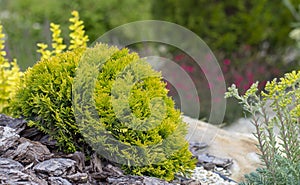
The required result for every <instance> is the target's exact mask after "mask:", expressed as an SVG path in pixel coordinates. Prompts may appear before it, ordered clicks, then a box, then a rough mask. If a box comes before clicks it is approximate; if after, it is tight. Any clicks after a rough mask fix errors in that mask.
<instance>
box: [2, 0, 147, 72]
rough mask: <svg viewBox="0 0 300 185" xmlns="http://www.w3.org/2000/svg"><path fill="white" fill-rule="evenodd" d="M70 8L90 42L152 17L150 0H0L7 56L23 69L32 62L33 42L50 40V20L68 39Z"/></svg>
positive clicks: (35, 58) (34, 57)
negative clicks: (81, 23) (58, 26)
mask: <svg viewBox="0 0 300 185" xmlns="http://www.w3.org/2000/svg"><path fill="white" fill-rule="evenodd" d="M72 10H77V11H78V12H79V14H80V17H81V19H82V20H83V21H84V25H85V30H86V32H87V35H88V36H89V39H90V41H91V42H92V41H94V40H95V39H96V38H98V37H99V36H101V35H102V34H103V33H105V32H106V31H108V30H110V29H112V28H114V27H116V26H119V25H122V24H125V23H128V22H131V21H136V20H143V19H150V18H151V3H150V1H147V0H109V1H104V0H88V1H86V0H63V1H58V0H43V2H42V3H41V1H39V0H12V1H11V0H0V21H1V23H2V24H3V26H4V29H5V31H6V34H7V35H8V39H7V41H8V42H7V43H8V45H7V51H8V53H9V57H15V58H17V59H18V61H19V62H18V63H19V65H20V67H21V68H22V69H23V70H25V69H26V68H27V67H28V66H32V65H33V64H34V63H35V62H36V61H37V60H38V59H39V56H37V53H36V49H37V47H36V44H37V43H38V42H45V43H47V44H49V43H50V42H51V32H50V31H49V27H50V26H49V24H50V22H54V23H56V24H60V25H61V29H62V35H63V37H64V41H65V42H66V43H68V42H69V40H68V34H69V32H68V26H69V25H70V23H69V21H68V20H69V17H70V14H71V12H72Z"/></svg>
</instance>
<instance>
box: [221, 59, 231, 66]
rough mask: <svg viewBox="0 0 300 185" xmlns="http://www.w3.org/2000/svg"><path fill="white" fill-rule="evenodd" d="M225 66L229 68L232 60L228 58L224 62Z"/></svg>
mask: <svg viewBox="0 0 300 185" xmlns="http://www.w3.org/2000/svg"><path fill="white" fill-rule="evenodd" d="M223 64H224V65H226V66H229V65H230V64H231V60H230V59H228V58H226V59H225V60H223Z"/></svg>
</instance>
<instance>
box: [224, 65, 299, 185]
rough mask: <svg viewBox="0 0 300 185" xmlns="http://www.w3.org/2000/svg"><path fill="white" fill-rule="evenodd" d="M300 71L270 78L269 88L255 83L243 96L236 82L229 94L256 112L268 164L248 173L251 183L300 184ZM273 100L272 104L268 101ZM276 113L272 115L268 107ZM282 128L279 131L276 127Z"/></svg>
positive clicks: (251, 111) (262, 147)
mask: <svg viewBox="0 0 300 185" xmlns="http://www.w3.org/2000/svg"><path fill="white" fill-rule="evenodd" d="M299 85H300V71H297V72H296V71H293V72H291V73H287V74H285V76H284V77H283V78H280V79H279V80H277V79H274V80H273V81H271V82H268V83H267V84H266V87H265V89H264V90H265V91H262V92H260V93H257V91H258V89H257V86H258V83H255V84H253V85H252V86H251V88H250V89H249V90H248V91H246V93H245V95H243V96H240V95H239V93H238V90H237V89H236V87H235V85H233V86H232V87H230V88H229V92H227V93H226V97H234V98H236V99H237V100H238V101H239V102H240V104H242V105H243V109H244V110H245V111H246V112H249V113H250V114H251V115H252V116H253V120H252V123H253V125H254V126H255V128H256V133H254V135H255V137H256V138H257V140H258V145H257V146H258V148H259V150H260V152H261V159H262V161H263V162H264V168H263V169H258V170H257V172H255V173H252V174H250V175H247V176H246V183H247V184H270V185H271V184H299V182H300V174H299V168H300V88H299ZM268 104H270V105H268ZM268 106H270V108H272V110H273V111H274V113H275V116H274V117H270V116H269V115H268V113H267V108H268ZM275 127H278V128H279V134H278V135H276V134H275V133H274V128H275Z"/></svg>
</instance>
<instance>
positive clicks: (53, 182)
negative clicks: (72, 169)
mask: <svg viewBox="0 0 300 185" xmlns="http://www.w3.org/2000/svg"><path fill="white" fill-rule="evenodd" d="M48 182H49V184H50V185H72V184H71V183H70V182H69V181H68V180H66V179H64V178H61V177H49V178H48Z"/></svg>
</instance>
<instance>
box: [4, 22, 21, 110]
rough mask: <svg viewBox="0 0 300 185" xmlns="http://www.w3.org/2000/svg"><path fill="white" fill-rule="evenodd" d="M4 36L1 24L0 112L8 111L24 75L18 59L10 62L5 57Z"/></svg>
mask: <svg viewBox="0 0 300 185" xmlns="http://www.w3.org/2000/svg"><path fill="white" fill-rule="evenodd" d="M4 38H5V35H4V33H3V27H2V25H1V24H0V113H3V112H5V113H8V112H7V108H8V107H9V102H10V100H11V99H12V98H13V97H14V95H15V93H16V90H17V88H18V86H19V85H20V82H21V77H22V76H23V73H22V72H21V71H20V68H19V66H18V64H17V61H16V60H15V59H14V60H13V61H11V62H10V61H8V59H7V58H5V57H6V52H5V51H4V43H5V41H4Z"/></svg>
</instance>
